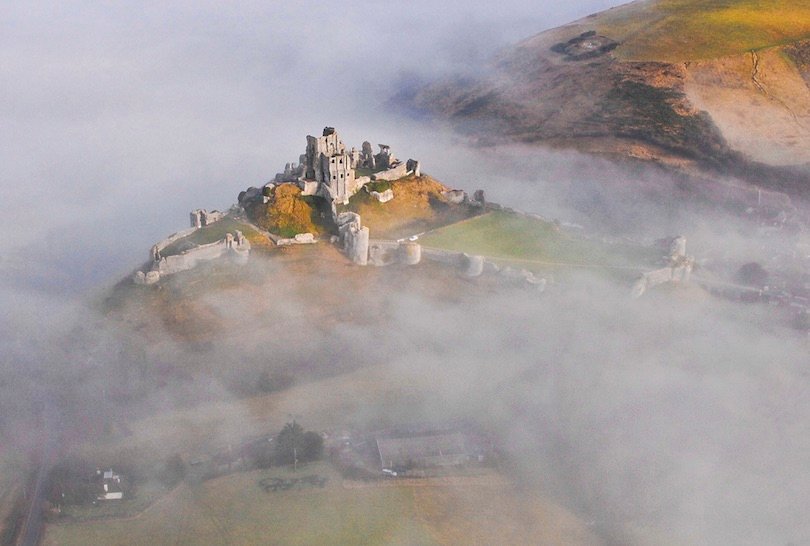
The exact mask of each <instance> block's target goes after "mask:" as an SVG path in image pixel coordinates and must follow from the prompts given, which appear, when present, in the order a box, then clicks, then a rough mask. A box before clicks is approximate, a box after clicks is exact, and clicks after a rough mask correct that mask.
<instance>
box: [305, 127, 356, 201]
mask: <svg viewBox="0 0 810 546" xmlns="http://www.w3.org/2000/svg"><path fill="white" fill-rule="evenodd" d="M355 156H358V154H357V153H356V152H353V153H348V152H346V146H345V145H344V144H343V141H342V140H340V137H339V136H338V134H337V131H335V129H334V127H324V130H323V136H320V137H314V136H307V151H306V154H305V157H304V159H305V161H304V169H303V170H304V178H305V179H307V180H314V181H315V182H317V183H318V184H319V186H320V188H321V191H323V192H324V193H327V194H328V195H325V196H324V197H329V198H331V199H333V200H335V201H340V202H342V203H346V202H348V200H349V197H351V196H352V195H353V194H354V193H355V191H356V187H355V186H356V183H355V180H354V163H355Z"/></svg>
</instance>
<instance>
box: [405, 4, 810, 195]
mask: <svg viewBox="0 0 810 546" xmlns="http://www.w3.org/2000/svg"><path fill="white" fill-rule="evenodd" d="M572 48H573V49H572ZM572 51H573V52H574V53H572ZM401 99H402V100H404V101H405V102H406V104H407V105H408V107H409V108H410V109H412V110H416V111H418V112H420V113H422V114H428V115H434V116H437V117H439V118H443V119H445V120H447V121H448V122H450V123H451V124H452V125H454V126H455V127H456V128H457V129H458V130H459V131H460V132H462V133H464V134H465V135H469V136H471V137H472V138H473V139H475V140H476V142H478V143H481V144H486V145H498V144H501V143H513V142H520V143H525V144H530V145H541V146H547V147H552V148H569V149H576V150H578V151H582V152H586V153H592V154H598V155H601V156H606V157H609V158H612V159H618V160H619V161H622V162H624V161H626V160H627V159H628V158H629V159H630V160H632V161H633V162H634V163H635V162H648V163H655V164H657V165H664V166H666V168H667V169H675V170H678V171H680V172H681V173H683V174H686V175H689V176H691V175H693V174H695V173H700V174H701V175H703V174H708V175H709V176H711V177H715V176H716V175H717V174H718V173H720V174H723V175H726V174H731V175H733V176H737V177H740V178H741V179H743V180H745V181H746V182H750V183H752V184H755V185H761V186H764V187H768V188H769V189H776V190H779V191H785V192H788V193H790V194H792V195H797V194H802V193H806V192H807V191H808V188H810V175H809V174H808V173H809V172H810V171H809V170H808V169H807V166H808V165H810V0H800V1H795V2H788V1H787V0H776V1H771V2H766V1H757V0H737V1H708V0H648V1H638V2H632V3H629V4H626V5H623V6H620V7H616V8H613V9H610V10H607V11H604V12H602V13H598V14H594V15H590V16H588V17H586V18H584V19H580V20H578V21H574V22H572V23H570V24H567V25H563V26H561V27H558V28H555V29H551V30H548V31H544V32H541V33H539V34H537V35H535V36H532V37H529V38H527V39H525V40H523V41H521V42H520V43H518V44H516V45H515V46H514V47H513V48H511V49H509V50H506V51H504V52H502V53H501V54H500V55H499V56H498V57H497V58H495V59H493V61H492V63H491V64H490V65H489V66H488V67H486V68H484V69H482V70H481V71H479V72H478V74H476V75H475V76H469V75H468V76H465V77H463V78H462V77H458V78H446V79H444V80H440V81H436V82H434V83H432V84H429V85H426V86H424V87H421V88H419V89H418V90H416V91H415V92H413V93H412V94H409V95H407V96H403V97H401Z"/></svg>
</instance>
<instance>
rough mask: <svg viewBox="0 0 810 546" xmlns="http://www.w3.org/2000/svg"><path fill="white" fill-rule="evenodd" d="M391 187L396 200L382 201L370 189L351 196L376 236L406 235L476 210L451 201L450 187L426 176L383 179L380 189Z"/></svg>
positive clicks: (352, 207) (355, 208) (397, 237)
mask: <svg viewBox="0 0 810 546" xmlns="http://www.w3.org/2000/svg"><path fill="white" fill-rule="evenodd" d="M377 184H380V183H377ZM389 187H390V189H391V191H392V192H393V193H394V199H392V200H391V201H388V202H387V203H380V202H379V201H377V200H376V199H374V198H373V197H372V196H371V195H370V194H369V193H368V192H367V191H360V192H359V193H357V194H356V195H355V196H354V197H352V199H351V201H350V203H349V207H348V208H349V209H350V210H353V211H355V212H357V213H358V214H360V216H361V217H362V218H363V225H365V226H368V227H369V229H370V230H371V233H372V234H373V236H374V237H377V238H391V239H399V238H401V237H407V236H410V235H413V234H415V233H420V232H423V231H427V230H428V229H432V228H435V227H438V226H442V225H446V224H451V223H453V222H457V221H459V220H461V219H464V218H467V217H468V216H470V215H471V214H474V213H475V209H470V208H469V207H467V206H464V205H454V204H451V203H449V202H448V201H447V199H446V198H445V197H444V196H443V195H442V192H444V191H447V189H448V188H447V187H446V186H445V185H443V184H442V183H441V182H439V181H438V180H436V179H434V178H431V177H430V176H427V175H422V176H406V177H404V178H400V179H399V180H394V181H392V182H390V183H388V182H384V183H382V184H381V185H380V187H379V188H378V189H380V190H384V189H387V188H389Z"/></svg>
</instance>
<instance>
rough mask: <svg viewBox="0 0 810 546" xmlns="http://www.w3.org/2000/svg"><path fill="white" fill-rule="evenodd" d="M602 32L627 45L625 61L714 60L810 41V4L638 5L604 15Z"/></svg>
mask: <svg viewBox="0 0 810 546" xmlns="http://www.w3.org/2000/svg"><path fill="white" fill-rule="evenodd" d="M596 29H597V30H598V32H600V33H601V34H605V35H607V36H610V37H611V38H613V39H614V40H617V41H620V42H621V45H620V46H619V48H618V49H617V50H616V53H617V55H618V57H620V58H623V59H627V60H642V61H670V62H677V61H688V60H695V59H711V58H716V57H723V56H726V55H734V54H739V53H744V52H746V51H751V50H757V49H763V48H767V47H772V46H777V45H784V44H787V43H792V42H795V41H797V40H801V39H805V38H810V1H808V0H798V1H796V0H793V1H789V0H731V1H719V2H718V1H712V0H658V1H647V2H633V3H631V4H629V5H626V6H622V7H620V8H617V9H614V10H609V11H607V12H604V13H603V14H600V15H599V16H598V17H597V18H596Z"/></svg>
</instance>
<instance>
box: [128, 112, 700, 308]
mask: <svg viewBox="0 0 810 546" xmlns="http://www.w3.org/2000/svg"><path fill="white" fill-rule="evenodd" d="M378 146H379V152H378V153H376V154H375V153H374V152H373V149H372V147H371V144H370V143H369V142H364V143H363V144H362V147H361V149H360V150H358V149H356V148H351V149H350V150H347V148H346V146H345V145H344V143H343V141H342V140H341V139H340V137H339V136H338V133H337V131H335V129H334V128H333V127H325V128H324V130H323V133H322V135H321V136H320V137H314V136H307V145H306V150H305V153H304V154H302V155H301V156H300V157H299V161H298V163H297V164H296V163H287V165H286V166H285V168H284V171H283V172H281V173H278V174H276V175H275V177H274V179H273V181H272V182H268V183H267V184H265V185H264V186H262V187H261V188H256V187H251V188H248V189H247V190H246V191H244V192H241V193H240V195H239V199H238V201H239V204H238V205H235V206H234V207H232V209H231V211H230V212H229V213H227V214H226V213H222V212H219V211H206V210H201V209H198V210H194V211H192V212H191V214H190V224H191V226H190V228H189V229H186V230H184V231H181V232H178V233H175V234H174V235H172V236H170V237H168V238H167V239H165V240H163V241H161V242H159V243H157V244H156V245H154V246H153V247H152V249H151V252H150V262H149V264H148V265H147V267H145V268H144V270H143V271H137V272H136V273H135V276H134V281H135V282H136V283H137V284H154V283H156V282H158V281H159V280H160V278H161V277H164V276H166V275H171V274H174V273H177V272H180V271H184V270H188V269H191V268H193V267H195V266H197V265H198V264H199V263H201V262H205V261H209V260H214V259H221V258H228V259H230V260H232V261H234V262H236V263H246V262H247V260H248V256H249V254H250V242H249V241H248V240H247V238H246V237H245V236H244V235H243V234H242V232H241V231H239V230H234V232H233V233H227V234H226V235H225V237H224V238H223V239H221V240H219V241H216V242H213V243H209V244H200V245H189V246H190V248H184V249H182V250H178V249H177V248H173V249H172V252H169V253H167V255H164V251H166V250H167V249H171V247H173V246H175V243H178V242H182V241H184V240H185V239H186V238H187V237H189V236H191V235H193V234H194V233H195V232H196V231H197V230H200V229H202V228H205V227H207V226H210V225H212V224H214V223H216V222H219V221H221V220H222V219H223V218H225V217H227V216H230V217H232V218H238V219H239V221H240V222H241V223H243V224H250V222H249V221H248V220H246V219H245V218H244V208H245V207H246V206H249V205H251V204H253V203H263V204H266V203H268V201H269V199H270V197H269V195H270V194H271V192H272V190H273V189H274V188H276V187H277V186H280V185H284V184H294V185H296V186H297V187H298V188H299V189H300V191H301V195H302V196H316V197H320V198H322V199H323V200H324V201H325V203H326V204H327V205H328V206H327V207H326V210H331V215H332V220H333V222H334V225H336V226H337V235H334V236H332V241H333V242H334V243H337V244H339V245H340V246H341V247H342V249H343V251H344V252H345V254H346V255H347V257H348V258H349V259H351V260H352V261H353V262H354V263H355V264H358V265H367V264H372V265H378V266H382V265H390V264H392V263H401V264H407V265H414V264H417V263H419V262H420V261H421V260H422V259H423V258H425V259H428V260H431V261H437V262H441V263H445V264H448V265H452V266H455V267H459V268H460V269H461V271H462V272H463V273H464V274H465V275H467V276H478V275H481V274H482V273H484V272H485V271H490V272H494V273H499V274H501V275H503V276H504V277H507V278H512V279H515V280H519V281H522V282H526V283H528V284H530V285H533V286H536V287H538V288H540V289H541V290H542V289H543V288H544V287H545V284H546V280H545V279H542V278H541V279H538V278H536V277H535V276H534V274H533V273H532V272H530V271H527V270H514V269H512V268H510V267H503V268H502V267H500V266H499V265H497V264H495V263H493V262H490V261H488V260H486V259H485V257H483V256H474V255H468V254H464V253H458V252H451V251H444V250H437V249H429V248H423V247H422V246H421V245H420V244H419V243H417V242H415V241H412V240H410V241H406V240H398V241H390V240H374V239H371V236H370V232H369V228H368V227H366V226H363V224H362V220H361V218H360V215H358V214H357V213H355V212H348V211H347V212H338V205H346V204H348V203H349V199H350V198H351V197H352V196H353V195H355V194H356V193H357V192H358V191H360V190H361V189H363V188H364V187H365V186H366V185H367V184H369V183H370V182H372V181H394V180H398V179H401V178H403V177H406V176H409V175H413V176H416V177H419V176H421V172H420V170H421V169H420V164H419V162H418V161H416V160H413V159H409V160H407V161H405V162H403V161H400V160H399V159H397V158H396V157H395V156H394V154H393V152H392V151H391V148H390V147H389V146H387V145H385V144H379V145H378ZM369 194H370V195H371V196H372V197H373V198H375V199H377V200H378V201H379V202H380V203H386V202H388V201H390V200H391V199H394V198H395V195H394V192H393V190H392V188H388V189H386V190H385V191H382V192H377V191H370V192H369ZM442 195H443V198H444V199H446V201H447V202H448V203H453V204H457V205H458V204H464V205H467V206H470V207H493V208H495V207H497V208H500V207H499V206H497V205H494V204H491V205H487V204H486V203H485V202H484V196H483V191H480V190H479V191H477V192H475V196H474V197H473V199H470V198H469V197H468V195H467V194H466V192H464V191H461V190H447V191H445V192H443V194H442ZM496 210H497V209H496ZM251 227H254V228H255V229H256V230H257V231H262V230H261V229H260V228H258V227H256V226H253V225H251ZM266 234H267V235H268V237H270V238H272V239H273V241H274V242H275V244H276V245H278V246H281V245H287V244H310V243H314V242H317V241H316V239H315V237H314V236H313V235H312V234H311V233H298V234H296V235H295V237H293V238H289V239H282V238H280V237H278V236H274V235H273V234H270V233H266ZM670 241H671V242H670V243H669V252H668V254H667V256H666V266H665V267H664V268H662V269H659V270H656V271H652V272H648V273H645V274H643V275H641V277H640V278H639V279H638V281H637V282H636V283H635V285H634V286H633V290H632V293H633V296H634V297H639V296H641V295H643V294H644V293H645V292H646V290H648V289H649V288H652V287H654V286H656V285H659V284H662V283H667V282H688V280H689V277H690V274H691V271H692V268H693V266H694V258H692V257H691V256H687V254H686V239H685V238H683V237H676V238H673V239H671V240H670Z"/></svg>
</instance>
